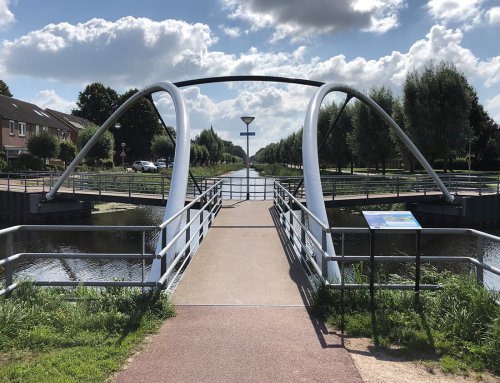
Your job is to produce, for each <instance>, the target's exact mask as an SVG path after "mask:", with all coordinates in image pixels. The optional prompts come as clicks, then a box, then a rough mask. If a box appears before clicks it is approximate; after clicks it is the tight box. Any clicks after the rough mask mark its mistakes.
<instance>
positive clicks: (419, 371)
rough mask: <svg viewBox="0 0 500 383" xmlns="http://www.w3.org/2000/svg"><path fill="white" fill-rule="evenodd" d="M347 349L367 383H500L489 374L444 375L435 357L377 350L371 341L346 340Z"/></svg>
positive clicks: (395, 350) (394, 350)
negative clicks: (419, 356)
mask: <svg viewBox="0 0 500 383" xmlns="http://www.w3.org/2000/svg"><path fill="white" fill-rule="evenodd" d="M345 347H346V349H347V351H349V353H350V355H351V358H352V360H353V361H354V364H355V366H356V368H357V369H358V371H359V373H360V375H361V377H362V378H363V381H364V382H365V383H457V382H461V383H477V382H485V383H498V377H495V376H492V375H490V374H486V373H482V374H471V375H470V376H457V375H449V374H444V373H443V372H441V371H440V369H439V366H438V365H437V362H435V363H433V361H432V358H427V360H424V359H423V358H418V357H411V356H408V355H407V353H404V354H403V353H402V352H400V351H398V349H389V350H386V349H382V348H376V347H375V346H374V345H373V343H372V341H371V339H368V338H346V339H345Z"/></svg>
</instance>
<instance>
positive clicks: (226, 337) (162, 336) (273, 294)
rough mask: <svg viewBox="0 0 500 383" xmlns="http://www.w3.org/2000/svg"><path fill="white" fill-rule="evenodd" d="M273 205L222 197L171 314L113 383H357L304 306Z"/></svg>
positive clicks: (299, 278) (332, 339)
mask: <svg viewBox="0 0 500 383" xmlns="http://www.w3.org/2000/svg"><path fill="white" fill-rule="evenodd" d="M275 220H276V216H275V212H274V209H273V208H272V203H271V202H268V201H239V202H236V201H226V203H225V205H224V207H223V208H222V210H221V212H220V213H219V215H218V216H217V218H216V219H215V221H214V224H213V225H212V227H211V229H210V230H209V232H208V234H207V237H206V238H205V239H204V241H203V242H202V244H201V246H200V248H199V250H198V252H197V254H196V256H195V257H194V259H193V260H192V261H191V264H190V265H189V266H188V268H187V271H186V272H185V274H184V276H183V278H182V280H181V282H180V283H179V286H178V287H177V289H176V291H175V292H174V294H173V301H174V302H175V303H176V305H177V316H176V317H175V318H173V319H169V320H167V321H166V322H165V324H164V325H163V327H162V328H161V330H160V333H159V334H158V335H156V336H154V337H153V338H152V340H151V343H150V344H148V345H147V346H146V349H145V350H144V351H142V352H141V353H140V354H138V355H136V356H135V357H134V359H133V360H132V362H130V363H129V365H128V366H127V368H126V369H125V370H123V371H121V372H120V373H119V374H118V375H117V376H116V379H115V381H116V382H120V383H122V382H123V383H127V382H134V383H135V382H154V383H158V382H221V383H224V382H227V383H229V382H231V383H232V382H249V383H250V382H287V383H288V382H345V383H351V382H352V383H361V382H362V380H361V377H360V375H359V373H358V371H357V370H356V368H355V366H354V364H353V362H352V360H351V358H350V356H349V354H348V353H347V351H346V350H345V349H344V348H343V347H342V346H341V344H340V340H339V337H338V336H337V335H336V334H334V333H332V332H329V331H328V330H327V329H326V328H325V327H324V325H323V324H322V323H321V322H320V321H318V320H317V319H315V318H314V317H312V316H311V315H310V314H309V312H308V310H307V307H306V306H307V302H308V299H307V296H308V295H307V291H308V281H307V278H306V275H305V273H304V271H303V269H302V267H301V265H300V263H299V262H298V261H297V260H296V258H295V257H294V256H293V255H292V253H291V252H290V250H289V248H288V247H287V242H286V240H284V233H283V232H282V230H281V229H279V228H277V227H275V225H274V222H275Z"/></svg>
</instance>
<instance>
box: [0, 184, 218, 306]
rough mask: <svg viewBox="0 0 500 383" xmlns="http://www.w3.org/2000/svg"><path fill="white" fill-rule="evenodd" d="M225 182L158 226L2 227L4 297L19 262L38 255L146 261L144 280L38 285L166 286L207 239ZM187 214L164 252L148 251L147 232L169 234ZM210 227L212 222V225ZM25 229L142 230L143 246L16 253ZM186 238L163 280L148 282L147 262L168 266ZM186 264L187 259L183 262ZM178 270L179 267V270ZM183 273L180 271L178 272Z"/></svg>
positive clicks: (11, 286) (44, 283)
mask: <svg viewBox="0 0 500 383" xmlns="http://www.w3.org/2000/svg"><path fill="white" fill-rule="evenodd" d="M221 184H222V182H221V181H219V182H217V183H216V184H214V185H213V186H212V187H209V188H208V189H207V190H206V191H205V192H204V193H202V194H201V195H199V196H198V197H197V198H196V199H194V200H193V201H192V202H191V203H189V204H188V205H186V206H185V207H184V208H183V209H182V210H180V211H179V212H178V213H177V214H176V215H175V216H174V217H172V218H171V219H169V220H168V221H165V222H163V223H161V224H160V225H158V226H91V225H18V226H12V227H8V228H6V229H2V230H0V239H3V240H4V242H5V243H4V248H5V258H4V259H2V260H0V267H2V268H3V269H4V273H5V288H3V289H2V290H0V296H1V295H4V294H8V293H9V292H11V291H12V290H14V289H15V288H16V287H17V286H18V285H19V283H18V282H15V281H14V274H15V264H16V263H17V262H19V261H21V260H24V259H34V258H46V259H47V258H48V259H129V260H142V261H143V264H142V280H140V281H34V282H33V283H34V284H35V285H38V286H79V285H84V286H102V287H104V286H138V287H143V288H144V287H155V288H158V287H163V285H164V283H165V280H166V278H168V276H169V274H170V273H171V272H172V270H173V268H174V267H175V265H176V264H177V263H178V262H179V260H180V258H181V256H184V257H185V258H189V256H191V255H192V251H191V250H192V249H193V247H192V243H193V241H194V240H196V239H197V240H198V244H199V243H200V242H201V241H202V240H203V236H204V233H205V232H206V230H208V227H207V228H205V225H204V223H205V222H207V221H209V222H210V223H211V221H212V220H213V218H214V215H216V214H217V213H218V210H219V209H220V206H221V198H220V190H221ZM197 203H199V204H200V205H202V208H201V210H200V211H199V212H198V213H197V214H196V215H195V216H194V217H193V218H192V219H191V218H190V214H191V208H193V206H194V205H195V204H197ZM204 211H208V214H206V215H205V216H204V214H203V212H204ZM183 214H185V215H186V216H187V221H186V225H184V226H183V227H182V228H181V230H180V231H179V233H178V234H177V235H176V236H175V237H174V238H172V239H170V240H169V241H167V238H166V235H163V238H164V241H165V246H164V249H163V250H164V251H163V250H162V251H161V252H159V253H158V254H154V253H146V242H145V238H146V233H148V232H158V231H162V230H164V234H165V233H166V227H167V225H169V224H171V223H172V222H173V221H174V220H175V219H177V218H178V217H180V216H182V215H183ZM198 217H200V218H199V220H200V226H199V228H198V229H197V233H198V235H197V236H191V235H190V230H191V228H192V225H193V224H194V223H195V220H196V219H197V218H198ZM209 226H210V225H209ZM21 231H40V232H46V231H58V232H68V231H74V232H75V231H78V232H98V231H116V232H139V233H142V244H141V245H142V247H141V251H140V252H139V253H28V252H20V253H16V254H14V251H13V249H14V246H13V245H14V235H15V234H16V233H18V232H21ZM183 236H184V237H185V238H186V242H187V243H186V245H185V246H184V247H183V248H182V250H181V251H179V252H178V254H179V255H178V256H177V257H176V258H175V260H174V262H173V263H172V265H169V268H168V270H167V273H165V274H164V275H163V277H162V280H161V281H159V282H147V281H144V270H145V261H146V260H154V259H161V260H162V262H163V263H165V265H166V257H165V254H166V251H167V250H168V249H171V248H172V249H175V246H177V244H178V241H179V239H180V238H181V237H183ZM185 263H186V260H185V261H184V263H183V265H184V264H185ZM176 271H177V270H176ZM179 272H180V270H179V271H177V274H178V273H179Z"/></svg>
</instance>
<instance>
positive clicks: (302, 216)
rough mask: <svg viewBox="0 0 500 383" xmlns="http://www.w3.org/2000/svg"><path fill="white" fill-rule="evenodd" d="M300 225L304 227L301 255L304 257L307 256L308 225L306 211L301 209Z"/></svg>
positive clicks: (302, 229)
mask: <svg viewBox="0 0 500 383" xmlns="http://www.w3.org/2000/svg"><path fill="white" fill-rule="evenodd" d="M300 223H301V224H302V226H301V227H300V243H301V246H300V255H301V256H302V257H303V256H305V255H306V250H305V248H306V231H305V229H304V226H305V225H306V214H305V213H304V210H302V209H300Z"/></svg>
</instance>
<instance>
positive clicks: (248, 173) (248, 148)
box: [240, 116, 255, 200]
mask: <svg viewBox="0 0 500 383" xmlns="http://www.w3.org/2000/svg"><path fill="white" fill-rule="evenodd" d="M254 119H255V117H248V116H243V117H241V121H243V122H244V123H245V124H246V126H247V131H246V133H245V132H241V133H240V136H247V200H249V199H250V147H249V143H248V136H250V135H252V136H255V132H252V134H250V133H249V132H248V125H250V124H251V123H252V121H253V120H254Z"/></svg>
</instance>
